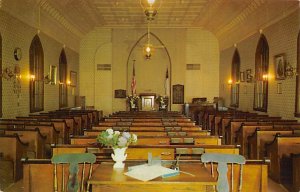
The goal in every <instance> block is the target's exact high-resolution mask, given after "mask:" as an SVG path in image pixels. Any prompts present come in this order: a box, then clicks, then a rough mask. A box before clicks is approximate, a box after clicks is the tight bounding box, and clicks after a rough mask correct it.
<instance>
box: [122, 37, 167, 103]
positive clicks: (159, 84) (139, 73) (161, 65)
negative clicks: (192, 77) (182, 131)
mask: <svg viewBox="0 0 300 192" xmlns="http://www.w3.org/2000/svg"><path fill="white" fill-rule="evenodd" d="M147 35H148V34H147V33H145V34H143V35H142V36H141V37H140V38H139V39H138V40H137V41H136V43H135V44H134V45H133V46H132V48H131V50H130V53H129V56H128V59H127V71H126V74H127V84H126V85H127V86H126V89H127V94H131V79H132V73H133V63H134V62H135V78H136V90H137V94H140V93H155V94H156V95H163V96H166V95H167V96H169V103H170V101H171V89H170V87H171V77H172V75H171V74H172V62H171V58H170V55H169V52H168V50H167V48H166V46H165V45H164V43H163V42H162V41H161V40H160V39H159V38H158V37H157V36H156V35H155V34H154V33H150V44H152V46H153V48H154V51H153V52H152V56H151V58H150V59H148V60H147V59H145V54H144V52H143V48H144V45H145V44H146V43H147ZM167 70H168V78H169V81H168V82H169V83H168V86H169V89H168V90H169V91H168V94H166V93H165V82H166V73H167ZM169 106H170V104H169Z"/></svg>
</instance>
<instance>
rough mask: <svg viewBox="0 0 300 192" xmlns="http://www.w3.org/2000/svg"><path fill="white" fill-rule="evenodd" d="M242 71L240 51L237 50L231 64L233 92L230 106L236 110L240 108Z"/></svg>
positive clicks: (231, 92)
mask: <svg viewBox="0 0 300 192" xmlns="http://www.w3.org/2000/svg"><path fill="white" fill-rule="evenodd" d="M240 69H241V59H240V54H239V51H238V49H237V48H236V49H235V51H234V53H233V57H232V63H231V79H232V84H231V90H230V106H231V107H236V108H238V107H239V95H240V85H239V83H240ZM234 96H235V97H234ZM234 98H235V99H234Z"/></svg>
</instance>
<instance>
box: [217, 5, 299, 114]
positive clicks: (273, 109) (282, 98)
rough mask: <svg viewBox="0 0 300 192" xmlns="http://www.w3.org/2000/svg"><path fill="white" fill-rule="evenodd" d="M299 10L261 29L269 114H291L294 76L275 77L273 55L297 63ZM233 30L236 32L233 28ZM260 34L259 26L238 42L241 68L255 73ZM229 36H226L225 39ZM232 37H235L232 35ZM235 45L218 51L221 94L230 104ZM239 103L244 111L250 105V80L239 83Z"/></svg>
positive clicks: (294, 89) (251, 90)
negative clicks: (265, 48)
mask: <svg viewBox="0 0 300 192" xmlns="http://www.w3.org/2000/svg"><path fill="white" fill-rule="evenodd" d="M299 23H300V13H299V9H298V10H297V11H296V12H294V13H292V14H290V15H288V16H287V17H286V18H284V19H282V20H280V21H278V22H276V23H274V24H272V25H270V26H268V27H266V28H263V29H262V33H263V34H264V35H265V37H266V39H267V41H268V44H269V76H270V79H269V91H268V93H269V95H268V98H269V100H268V114H269V115H272V116H282V117H283V118H294V111H295V91H296V78H295V77H293V78H288V79H285V80H275V78H274V56H275V55H277V54H281V53H284V54H285V55H286V58H287V61H288V62H289V63H290V64H291V65H292V66H293V67H296V65H297V37H298V33H299V28H300V27H299ZM235 33H237V34H238V33H239V31H236V32H235ZM259 37H260V33H259V30H257V32H256V33H255V34H253V35H251V36H250V37H248V38H245V39H244V40H242V41H241V42H234V41H233V40H232V45H234V44H235V43H236V44H237V48H238V50H239V53H240V59H241V71H245V70H246V69H251V70H252V73H253V75H254V70H255V66H254V63H255V60H254V58H255V51H256V46H257V43H258V40H259ZM230 38H231V37H228V40H229V39H230ZM232 39H234V37H232ZM234 50H235V47H234V46H232V47H231V48H228V49H226V50H223V51H221V53H220V60H221V63H220V85H221V86H220V96H221V97H224V98H225V103H226V105H227V106H228V105H229V104H230V86H229V85H228V84H227V83H226V82H227V80H228V79H229V78H230V73H231V72H230V70H231V62H232V57H233V53H234ZM278 83H281V84H282V94H277V84H278ZM240 86H241V90H240V107H239V109H241V110H245V111H252V109H253V93H254V88H253V83H240Z"/></svg>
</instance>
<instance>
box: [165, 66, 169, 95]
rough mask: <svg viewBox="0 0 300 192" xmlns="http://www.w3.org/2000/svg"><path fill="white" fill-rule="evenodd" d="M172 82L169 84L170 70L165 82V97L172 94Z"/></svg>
mask: <svg viewBox="0 0 300 192" xmlns="http://www.w3.org/2000/svg"><path fill="white" fill-rule="evenodd" d="M169 84H170V82H169V70H168V69H167V72H166V80H165V96H169V93H170V85H169Z"/></svg>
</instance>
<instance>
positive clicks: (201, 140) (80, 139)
mask: <svg viewBox="0 0 300 192" xmlns="http://www.w3.org/2000/svg"><path fill="white" fill-rule="evenodd" d="M171 138H172V137H157V136H149V137H146V136H144V137H139V138H138V141H137V145H143V144H147V145H150V144H152V145H166V144H171ZM176 138H193V140H194V142H193V144H194V145H220V144H221V140H220V138H219V137H217V136H194V137H185V136H183V137H179V136H177V137H176ZM92 143H96V137H95V136H92V137H88V136H76V137H71V144H92Z"/></svg>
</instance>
